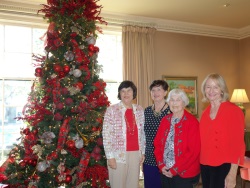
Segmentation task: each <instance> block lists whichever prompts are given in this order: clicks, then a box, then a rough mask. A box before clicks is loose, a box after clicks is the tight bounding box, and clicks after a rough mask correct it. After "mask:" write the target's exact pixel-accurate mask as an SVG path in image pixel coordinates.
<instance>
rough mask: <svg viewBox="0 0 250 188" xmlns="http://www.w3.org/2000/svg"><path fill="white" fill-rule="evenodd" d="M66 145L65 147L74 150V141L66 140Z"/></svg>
mask: <svg viewBox="0 0 250 188" xmlns="http://www.w3.org/2000/svg"><path fill="white" fill-rule="evenodd" d="M66 145H67V147H68V148H70V149H73V148H75V141H74V140H68V141H67V142H66Z"/></svg>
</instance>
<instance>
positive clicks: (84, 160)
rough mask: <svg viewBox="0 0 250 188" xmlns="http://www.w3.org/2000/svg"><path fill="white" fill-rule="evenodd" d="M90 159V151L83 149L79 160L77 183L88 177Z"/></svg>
mask: <svg viewBox="0 0 250 188" xmlns="http://www.w3.org/2000/svg"><path fill="white" fill-rule="evenodd" d="M89 159H90V153H88V152H87V151H86V150H83V152H82V157H81V159H80V162H79V169H78V171H77V177H78V180H77V185H79V184H80V183H82V182H83V181H84V180H85V179H86V177H85V171H86V169H87V167H88V163H89Z"/></svg>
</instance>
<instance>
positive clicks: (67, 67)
mask: <svg viewBox="0 0 250 188" xmlns="http://www.w3.org/2000/svg"><path fill="white" fill-rule="evenodd" d="M69 71H70V66H69V65H64V66H63V72H65V73H69Z"/></svg>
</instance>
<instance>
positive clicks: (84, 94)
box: [0, 0, 109, 188]
mask: <svg viewBox="0 0 250 188" xmlns="http://www.w3.org/2000/svg"><path fill="white" fill-rule="evenodd" d="M101 8H102V6H99V5H97V1H96V0H47V4H46V5H45V4H44V5H43V8H42V9H41V10H39V11H38V13H44V19H46V20H47V21H48V23H49V27H48V30H47V32H46V34H45V36H44V41H45V52H46V55H45V56H42V55H34V56H33V57H34V59H35V61H36V68H35V76H36V79H35V81H34V83H33V86H32V88H31V92H30V94H29V96H28V102H27V104H26V106H25V108H24V110H23V116H22V117H18V118H19V119H20V120H23V121H24V122H25V123H26V124H27V127H25V128H24V129H22V130H21V138H20V144H17V145H15V146H14V148H13V149H12V150H11V151H10V153H9V158H8V159H7V161H6V162H5V163H4V164H3V166H2V167H1V170H2V171H3V172H2V174H1V175H0V182H1V181H2V183H5V184H8V185H9V187H39V188H43V187H44V188H48V187H51V188H52V187H60V186H64V187H77V188H80V187H108V186H107V184H106V180H107V179H108V171H107V168H106V159H105V155H104V150H103V144H102V136H101V130H102V122H103V115H104V112H105V110H106V108H107V106H108V105H109V101H108V98H107V96H106V94H105V87H106V83H105V82H104V81H103V80H102V79H100V78H99V76H98V74H99V71H100V70H101V68H100V66H99V65H98V62H97V55H98V52H99V48H98V47H97V46H95V42H96V38H97V33H96V32H101V29H100V28H99V27H98V26H97V25H96V24H97V23H100V24H103V23H105V24H106V22H105V21H103V20H102V18H101V17H100V16H99V15H100V11H101Z"/></svg>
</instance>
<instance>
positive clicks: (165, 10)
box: [10, 0, 250, 29]
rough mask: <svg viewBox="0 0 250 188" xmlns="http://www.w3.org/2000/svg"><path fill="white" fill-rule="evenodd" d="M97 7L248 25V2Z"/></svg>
mask: <svg viewBox="0 0 250 188" xmlns="http://www.w3.org/2000/svg"><path fill="white" fill-rule="evenodd" d="M10 1H12V0H10ZM14 1H15V0H14ZM22 2H27V3H32V4H37V5H38V4H42V3H43V4H46V3H47V1H46V0H22ZM98 4H99V5H102V6H103V9H102V13H110V14H122V15H130V16H136V17H149V18H155V19H163V20H171V21H180V22H187V23H194V24H204V25H209V26H220V27H225V28H233V29H241V28H244V27H247V26H250V1H249V0H100V1H99V2H98ZM225 5H226V6H225Z"/></svg>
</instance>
